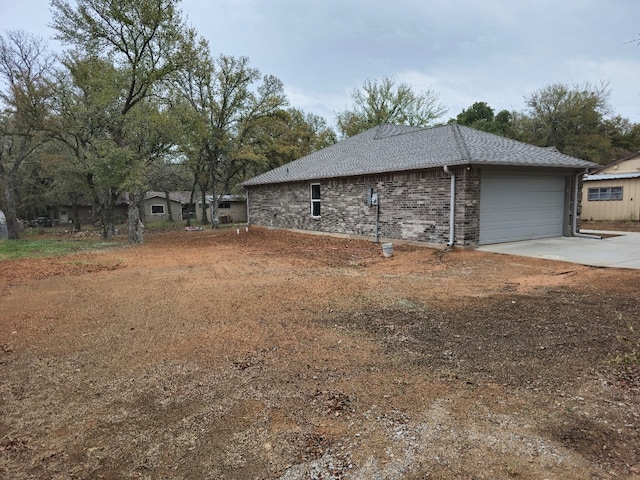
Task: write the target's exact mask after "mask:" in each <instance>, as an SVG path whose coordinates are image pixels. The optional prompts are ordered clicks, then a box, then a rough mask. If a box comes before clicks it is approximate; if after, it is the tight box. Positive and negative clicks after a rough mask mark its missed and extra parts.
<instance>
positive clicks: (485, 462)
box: [0, 228, 640, 480]
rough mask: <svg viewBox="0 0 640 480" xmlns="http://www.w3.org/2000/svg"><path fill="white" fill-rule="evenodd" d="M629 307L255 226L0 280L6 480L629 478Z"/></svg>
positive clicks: (636, 397)
mask: <svg viewBox="0 0 640 480" xmlns="http://www.w3.org/2000/svg"><path fill="white" fill-rule="evenodd" d="M639 295H640V271H633V270H616V269H602V268H592V267H586V266H580V265H574V264H568V263H560V262H554V261H547V260H535V259H526V258H518V257H509V256H501V255H497V254H490V253H483V252H477V251H457V250H456V251H444V250H442V251H441V250H432V249H426V248H419V247H410V246H406V245H405V246H403V245H398V244H396V245H395V248H394V255H393V256H392V257H391V258H384V257H383V256H382V254H381V249H380V246H379V245H374V244H373V243H371V242H366V241H359V240H346V239H335V238H330V237H324V236H314V235H301V234H294V233H290V232H277V231H268V230H262V229H256V228H252V229H251V230H250V231H249V232H245V231H244V228H243V229H241V231H240V234H239V235H238V234H237V233H236V230H235V229H233V230H226V231H202V232H184V231H174V232H166V233H153V234H151V233H150V234H148V235H147V242H146V243H145V245H143V246H140V247H126V246H123V247H121V248H114V249H111V250H108V251H104V252H96V253H90V254H77V255H71V256H67V257H61V258H56V259H47V260H20V261H6V262H0V478H3V479H73V478H91V479H101V478H102V479H123V478H126V479H128V478H145V479H250V480H254V479H281V480H292V479H323V480H327V479H363V480H365V479H366V480H369V479H425V478H434V479H454V478H465V479H501V478H507V479H508V478H517V479H543V478H546V479H563V480H572V479H580V480H583V479H587V478H592V479H608V478H612V479H613V478H640V368H639V365H640V362H639V361H640V315H639V313H640V311H639V307H638V305H639V303H640V302H639V301H638V298H639Z"/></svg>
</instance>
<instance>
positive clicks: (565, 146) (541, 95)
mask: <svg viewBox="0 0 640 480" xmlns="http://www.w3.org/2000/svg"><path fill="white" fill-rule="evenodd" d="M609 95H610V91H609V88H608V85H607V84H606V83H603V84H600V85H592V84H590V83H585V84H583V85H576V86H573V87H568V86H567V85H563V84H559V83H557V84H553V85H549V86H547V87H545V88H542V89H540V90H537V91H536V92H534V93H532V94H531V95H530V96H529V97H527V98H526V105H527V107H528V115H529V117H530V118H531V126H532V131H531V132H530V133H531V137H532V143H535V144H536V145H540V146H543V147H547V146H555V147H556V148H557V149H558V150H560V151H561V152H562V153H565V154H567V155H572V156H576V157H579V158H583V159H585V160H591V161H596V162H598V161H600V162H602V161H603V160H606V158H605V157H606V156H607V152H608V151H610V148H611V140H610V139H608V138H606V137H605V136H603V135H602V134H601V131H600V126H601V125H602V123H603V122H604V118H605V116H606V115H607V114H608V113H609V112H610V107H609V104H608V99H609Z"/></svg>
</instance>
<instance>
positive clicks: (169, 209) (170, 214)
mask: <svg viewBox="0 0 640 480" xmlns="http://www.w3.org/2000/svg"><path fill="white" fill-rule="evenodd" d="M164 198H165V201H166V202H167V212H169V213H168V215H169V217H168V218H167V220H169V221H170V222H173V212H172V211H171V200H170V199H169V192H167V191H166V190H165V192H164Z"/></svg>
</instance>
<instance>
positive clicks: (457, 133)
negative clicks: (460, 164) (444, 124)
mask: <svg viewBox="0 0 640 480" xmlns="http://www.w3.org/2000/svg"><path fill="white" fill-rule="evenodd" d="M451 127H452V128H453V138H454V140H455V142H456V148H457V149H458V152H460V160H471V153H470V152H469V148H468V147H467V142H465V140H464V135H462V131H461V130H460V125H458V124H457V123H452V124H451Z"/></svg>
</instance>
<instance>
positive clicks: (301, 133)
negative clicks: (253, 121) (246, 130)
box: [242, 108, 337, 179]
mask: <svg viewBox="0 0 640 480" xmlns="http://www.w3.org/2000/svg"><path fill="white" fill-rule="evenodd" d="M336 141H337V138H336V134H335V132H334V131H333V130H332V129H331V128H329V127H328V126H327V122H326V121H325V120H324V119H323V118H322V117H319V116H318V115H314V114H311V113H307V114H305V113H304V112H303V111H302V110H299V109H296V108H289V109H287V110H280V111H278V112H276V113H275V114H274V115H271V116H269V117H266V118H264V119H263V120H262V122H260V124H258V125H256V128H255V129H254V131H253V132H252V135H251V136H250V138H248V139H247V146H249V147H250V149H251V151H252V152H253V158H252V159H251V161H249V162H247V163H246V165H244V168H243V172H242V179H245V178H247V177H248V176H249V175H251V176H252V175H259V174H261V173H264V172H266V171H268V170H271V169H274V168H276V167H279V166H281V165H284V164H286V163H289V162H292V161H293V160H297V159H298V158H301V157H304V156H305V155H309V154H310V153H313V152H315V151H316V150H320V149H321V148H324V147H327V146H329V145H332V144H334V143H336Z"/></svg>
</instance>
